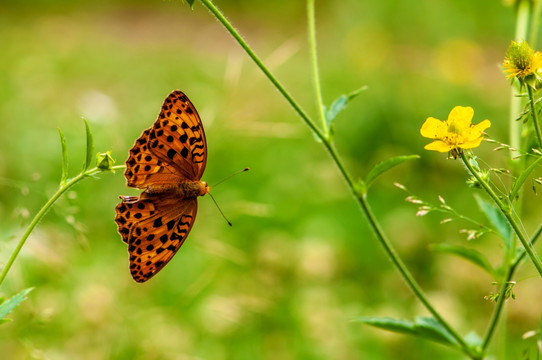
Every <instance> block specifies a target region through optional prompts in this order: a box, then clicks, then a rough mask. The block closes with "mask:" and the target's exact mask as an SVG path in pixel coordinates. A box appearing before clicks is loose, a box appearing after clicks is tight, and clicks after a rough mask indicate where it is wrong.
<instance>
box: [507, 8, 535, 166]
mask: <svg viewBox="0 0 542 360" xmlns="http://www.w3.org/2000/svg"><path fill="white" fill-rule="evenodd" d="M530 11H531V6H530V4H529V1H520V2H519V4H518V8H517V15H516V30H515V36H514V37H515V40H516V41H521V40H525V39H526V38H527V31H528V25H529V17H530ZM521 108H522V99H521V97H519V96H518V90H517V88H516V87H515V86H511V87H510V114H509V119H508V127H509V129H510V146H512V147H513V148H515V149H518V150H521V125H522V124H521V121H516V118H517V116H518V114H519V113H520V112H521ZM510 158H511V161H512V162H513V163H516V164H517V165H516V166H518V167H522V166H523V165H521V164H519V163H520V162H521V163H523V160H522V159H514V155H513V154H512V153H510ZM519 172H521V169H519V171H518V173H519Z"/></svg>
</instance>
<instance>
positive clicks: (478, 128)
mask: <svg viewBox="0 0 542 360" xmlns="http://www.w3.org/2000/svg"><path fill="white" fill-rule="evenodd" d="M490 126H491V123H490V122H489V120H484V121H482V122H481V123H479V124H478V125H475V126H473V127H472V128H470V130H469V132H468V133H467V134H466V135H467V139H466V140H465V142H470V141H473V140H477V139H478V138H479V137H480V136H482V132H483V131H484V130H485V129H487V128H488V127H490Z"/></svg>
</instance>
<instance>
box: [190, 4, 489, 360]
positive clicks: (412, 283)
mask: <svg viewBox="0 0 542 360" xmlns="http://www.w3.org/2000/svg"><path fill="white" fill-rule="evenodd" d="M200 1H201V2H202V4H203V5H204V6H205V7H206V8H207V9H208V10H209V11H210V12H211V13H212V14H213V15H214V16H215V17H216V18H217V19H218V21H220V22H221V23H222V25H224V27H225V28H226V30H227V31H228V32H229V33H230V34H231V35H232V36H233V38H234V39H235V40H236V41H237V42H238V43H239V45H240V46H241V47H242V48H243V49H244V50H245V51H246V52H247V54H248V55H249V56H250V58H252V60H253V61H254V62H255V63H256V65H257V66H258V67H259V68H260V69H261V70H262V72H263V73H264V74H265V75H266V76H267V77H268V78H269V80H270V81H271V82H272V83H273V84H274V85H275V87H276V88H277V89H278V90H279V92H280V93H281V94H282V95H283V96H284V97H285V98H286V100H287V101H288V102H289V103H290V105H292V107H293V108H294V110H295V111H296V112H297V114H298V115H299V116H300V117H301V119H302V120H303V121H304V122H305V123H306V124H307V125H308V126H309V128H310V129H311V130H312V131H313V133H314V134H315V135H316V136H317V137H318V138H319V139H320V140H321V141H322V143H323V144H324V147H325V148H326V150H327V151H328V153H329V154H330V156H331V158H332V159H333V162H334V163H335V165H336V166H337V167H338V169H339V171H340V172H341V175H342V176H343V178H344V180H345V181H346V182H347V184H348V187H349V189H350V191H351V193H352V194H353V196H354V197H355V198H356V200H357V201H358V203H359V205H360V207H361V210H362V211H363V213H364V215H365V216H366V218H367V220H368V222H369V225H370V226H371V228H372V229H373V232H374V233H375V235H376V237H377V239H378V241H379V242H380V243H381V245H382V246H383V247H384V249H385V251H386V253H387V255H388V257H389V258H390V260H391V261H392V263H393V264H394V265H395V267H396V268H397V270H398V271H399V273H400V274H401V276H402V277H403V279H405V281H406V283H407V285H408V286H409V287H410V289H411V290H412V292H413V293H414V295H415V296H416V297H417V298H418V299H419V301H420V302H421V303H422V304H423V305H424V306H425V308H426V309H427V310H428V311H429V312H430V313H431V314H432V315H433V316H434V317H435V319H436V320H437V321H438V322H439V323H440V324H441V325H442V326H443V327H444V328H445V329H446V330H447V331H448V332H449V333H450V335H451V336H452V337H453V338H454V339H455V340H456V341H457V343H458V344H459V346H460V347H461V349H462V351H463V352H464V353H465V354H467V355H468V356H469V357H471V358H472V359H480V354H479V353H477V352H475V351H474V350H473V349H471V348H470V347H469V345H467V343H465V341H464V340H463V338H462V337H461V336H460V335H459V334H458V333H457V332H456V331H455V330H454V329H453V328H452V327H451V326H450V325H449V324H448V323H447V322H446V321H445V320H444V319H443V318H442V316H440V314H439V313H438V312H437V311H436V310H435V308H434V307H433V306H432V305H431V303H430V302H429V300H428V299H427V297H426V296H425V294H424V293H423V291H422V290H421V287H420V286H419V285H418V283H417V282H416V280H415V279H414V277H413V276H412V274H410V272H409V271H408V269H407V268H406V266H405V265H404V263H403V262H402V260H401V259H400V257H399V255H398V254H397V252H396V251H395V249H394V248H393V245H392V244H391V242H390V241H389V240H388V239H387V238H386V237H385V235H384V232H383V231H382V229H381V228H380V226H379V224H378V222H377V220H376V218H375V216H374V215H373V213H372V212H371V209H370V207H369V204H368V202H367V200H366V198H365V197H364V196H363V194H361V193H360V192H358V190H357V189H356V186H355V183H354V180H353V178H352V176H351V175H350V174H349V172H348V171H347V170H346V167H345V166H344V164H343V163H342V160H341V158H340V156H339V154H338V153H337V150H336V149H335V147H334V146H333V144H332V142H331V141H330V140H329V139H328V137H327V136H326V135H325V133H324V132H323V131H322V130H320V129H319V128H318V127H317V126H315V125H314V122H313V121H312V120H311V119H310V118H309V116H308V115H307V114H306V113H305V112H304V111H303V109H302V108H301V107H300V106H299V105H298V104H297V102H296V101H295V100H294V99H293V98H292V97H291V95H290V94H289V93H288V92H287V91H286V89H285V88H284V87H283V86H282V85H281V84H280V82H279V81H278V80H277V79H276V78H275V77H274V75H273V74H272V73H271V72H270V71H269V70H268V69H267V68H266V67H265V65H264V64H263V63H262V61H261V60H260V59H259V58H258V56H257V55H256V54H255V53H254V52H253V51H252V49H251V48H250V47H249V46H248V44H247V43H246V42H245V41H244V39H243V38H242V37H241V35H240V34H239V33H238V32H237V31H236V30H235V28H234V27H233V26H232V25H231V24H230V23H229V22H228V20H227V19H226V18H225V17H224V15H223V14H222V13H221V12H220V10H218V9H217V8H216V7H215V6H214V5H213V3H212V2H211V1H210V0H200ZM309 2H311V0H309ZM310 7H311V4H310V3H309V9H310ZM309 11H312V10H309ZM310 16H311V15H309V17H310ZM310 26H312V25H309V28H310ZM311 37H312V35H311ZM311 46H312V44H311ZM313 71H316V72H317V68H314V66H313ZM316 75H317V74H316ZM315 78H317V77H315ZM318 88H319V85H318ZM317 97H318V96H317ZM317 101H318V100H317ZM320 101H321V100H320ZM320 104H321V103H320ZM321 110H322V111H323V108H321ZM324 120H325V119H324ZM324 129H325V127H324Z"/></svg>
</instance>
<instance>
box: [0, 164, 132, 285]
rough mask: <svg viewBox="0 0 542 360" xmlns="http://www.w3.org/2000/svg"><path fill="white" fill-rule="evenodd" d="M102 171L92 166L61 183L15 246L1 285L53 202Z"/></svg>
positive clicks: (3, 273)
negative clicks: (82, 181)
mask: <svg viewBox="0 0 542 360" xmlns="http://www.w3.org/2000/svg"><path fill="white" fill-rule="evenodd" d="M124 167H125V166H124V165H117V166H113V167H112V168H111V170H120V169H124ZM100 172H103V170H101V169H98V168H97V167H95V168H92V169H89V170H87V171H85V172H82V173H80V174H79V175H77V176H75V177H74V178H72V179H70V180H69V181H68V182H66V183H65V184H64V185H61V186H60V187H59V188H58V190H57V191H56V192H55V193H54V194H53V196H51V198H50V199H49V200H48V201H47V202H46V203H45V205H43V207H42V208H41V209H40V211H38V213H37V214H36V216H34V218H33V219H32V221H31V222H30V224H29V225H28V227H27V229H26V231H25V232H24V234H23V236H22V237H21V239H20V240H19V243H18V244H17V246H16V247H15V250H13V253H12V254H11V256H10V257H9V260H8V261H7V263H6V266H4V268H3V269H2V273H0V286H1V285H2V283H3V282H4V280H5V279H6V276H7V274H8V272H9V270H10V269H11V267H12V266H13V263H14V262H15V259H17V256H18V255H19V253H20V252H21V249H22V248H23V246H24V244H25V243H26V240H27V239H28V237H29V236H30V234H31V233H32V231H33V230H34V228H35V227H36V225H38V223H39V222H40V221H41V219H42V218H43V217H44V216H45V214H47V212H48V211H49V209H50V208H51V207H52V206H53V204H54V203H55V202H56V201H57V200H58V199H59V198H60V197H61V196H62V194H64V193H65V192H66V191H67V190H68V189H69V188H71V187H72V186H73V185H75V184H77V183H78V182H79V181H81V180H83V179H84V178H86V177H87V176H92V175H95V174H97V173H100Z"/></svg>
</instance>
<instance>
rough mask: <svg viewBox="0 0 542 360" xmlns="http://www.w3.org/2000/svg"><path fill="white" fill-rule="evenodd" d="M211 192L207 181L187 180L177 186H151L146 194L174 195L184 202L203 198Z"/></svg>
mask: <svg viewBox="0 0 542 360" xmlns="http://www.w3.org/2000/svg"><path fill="white" fill-rule="evenodd" d="M209 190H210V187H209V185H207V183H206V182H205V181H199V180H198V181H191V180H185V181H181V182H179V183H176V184H158V185H149V186H148V187H147V189H146V190H145V192H146V193H147V194H163V193H172V194H175V195H176V196H178V197H179V199H180V200H182V199H189V198H195V197H198V196H203V195H205V194H208V193H209Z"/></svg>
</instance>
